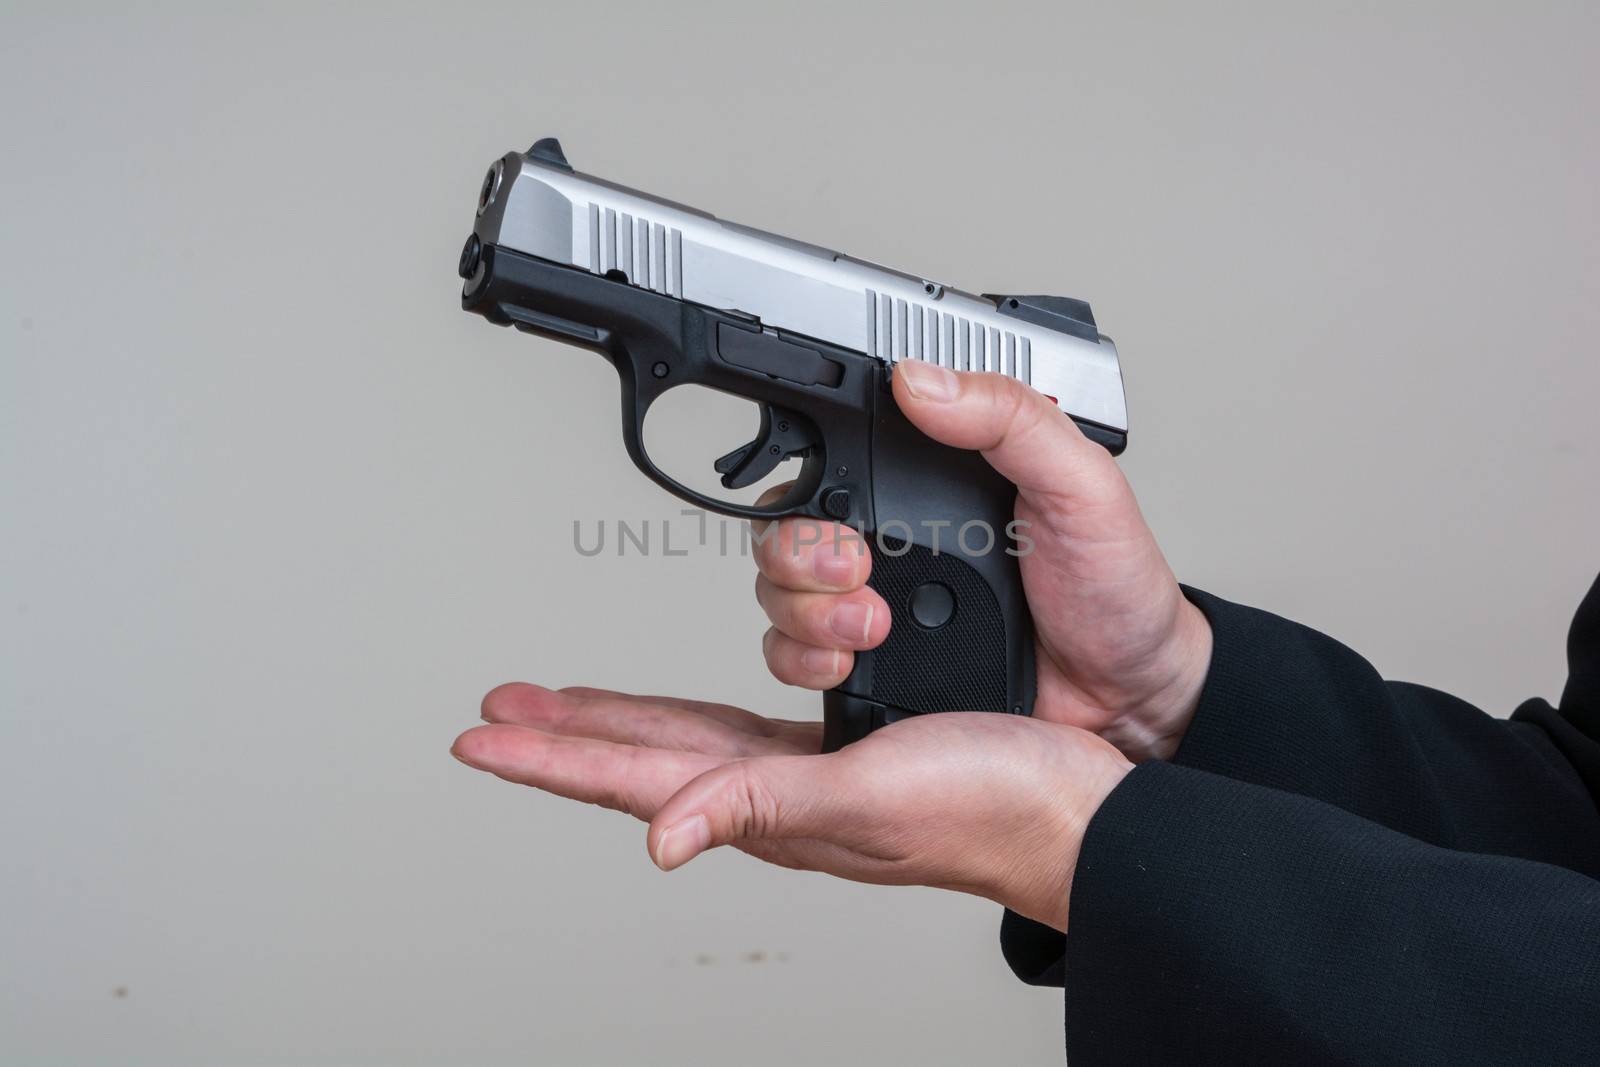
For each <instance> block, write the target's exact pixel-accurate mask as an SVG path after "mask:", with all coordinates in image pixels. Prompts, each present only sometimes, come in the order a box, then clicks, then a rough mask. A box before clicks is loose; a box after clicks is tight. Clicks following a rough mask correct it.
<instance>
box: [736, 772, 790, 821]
mask: <svg viewBox="0 0 1600 1067" xmlns="http://www.w3.org/2000/svg"><path fill="white" fill-rule="evenodd" d="M729 788H730V790H731V791H732V794H733V796H732V799H733V804H734V812H735V814H734V820H733V826H732V827H731V829H732V830H733V833H734V836H735V837H739V838H747V837H754V838H764V837H770V836H773V835H774V834H776V833H777V831H778V827H779V825H780V822H781V820H782V815H783V813H782V810H781V807H780V805H779V803H778V798H777V796H776V795H775V794H774V793H773V792H772V790H771V789H770V788H768V786H767V783H766V781H765V780H764V779H763V778H762V777H761V775H760V774H758V773H757V772H756V771H755V770H754V769H753V767H752V764H750V763H748V762H741V763H737V764H735V765H734V773H733V776H732V781H731V782H730V783H729Z"/></svg>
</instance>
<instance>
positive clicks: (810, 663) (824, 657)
mask: <svg viewBox="0 0 1600 1067" xmlns="http://www.w3.org/2000/svg"><path fill="white" fill-rule="evenodd" d="M800 666H802V667H804V668H805V669H806V670H808V671H810V672H811V673H812V674H816V675H821V676H822V677H824V678H832V677H833V676H834V675H836V674H838V673H839V651H838V649H833V648H808V649H806V650H805V651H804V652H802V653H800Z"/></svg>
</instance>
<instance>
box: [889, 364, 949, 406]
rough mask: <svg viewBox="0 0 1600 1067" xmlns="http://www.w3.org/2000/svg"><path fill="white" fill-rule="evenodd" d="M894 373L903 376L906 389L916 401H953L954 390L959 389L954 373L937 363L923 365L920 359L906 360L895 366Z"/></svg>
mask: <svg viewBox="0 0 1600 1067" xmlns="http://www.w3.org/2000/svg"><path fill="white" fill-rule="evenodd" d="M895 373H897V374H903V375H905V379H906V388H907V389H908V390H910V392H911V395H912V396H914V397H916V398H917V399H918V400H935V401H939V402H941V403H942V402H944V401H947V400H954V399H955V398H956V390H957V389H958V388H960V383H959V382H957V381H956V372H955V371H953V370H947V369H946V368H944V367H941V366H939V365H938V364H937V363H924V362H922V361H921V360H920V359H908V360H906V361H905V362H903V363H897V364H895Z"/></svg>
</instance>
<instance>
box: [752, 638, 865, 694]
mask: <svg viewBox="0 0 1600 1067" xmlns="http://www.w3.org/2000/svg"><path fill="white" fill-rule="evenodd" d="M761 652H762V654H763V655H764V656H766V659H767V670H769V671H771V672H772V676H773V677H774V678H776V679H777V680H778V681H780V682H782V683H783V684H784V685H797V686H800V687H801V688H802V689H832V688H833V687H834V686H836V685H838V684H839V683H840V682H842V681H844V680H845V678H846V677H848V676H849V674H850V668H851V667H853V666H855V653H854V652H851V651H849V650H846V649H837V648H818V647H816V646H815V645H808V644H804V643H802V642H800V641H796V640H795V639H794V638H792V637H789V636H788V635H787V634H782V633H779V632H778V631H777V630H775V629H769V630H768V631H767V632H766V634H765V635H764V636H763V637H762V638H761Z"/></svg>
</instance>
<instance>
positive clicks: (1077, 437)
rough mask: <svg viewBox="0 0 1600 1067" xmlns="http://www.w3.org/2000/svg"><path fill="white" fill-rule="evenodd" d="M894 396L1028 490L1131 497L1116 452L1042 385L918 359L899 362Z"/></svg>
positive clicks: (1099, 499) (1094, 498)
mask: <svg viewBox="0 0 1600 1067" xmlns="http://www.w3.org/2000/svg"><path fill="white" fill-rule="evenodd" d="M893 388H894V397H895V400H896V402H897V403H898V404H899V405H900V409H901V410H902V411H904V412H905V414H906V417H907V418H909V419H910V420H911V421H912V422H913V423H914V424H915V425H916V427H917V428H918V429H919V430H921V431H922V432H923V433H925V434H927V435H928V436H929V437H932V438H933V439H934V440H936V441H942V442H943V443H945V444H947V445H951V446H953V447H956V448H970V449H977V450H978V451H981V452H982V453H983V455H984V458H985V459H987V460H988V461H989V463H990V464H991V465H992V466H993V467H994V468H995V470H997V471H999V472H1000V473H1001V474H1003V475H1005V477H1006V478H1007V479H1008V480H1010V481H1011V482H1013V483H1015V484H1016V486H1017V488H1018V489H1020V490H1021V491H1023V492H1024V493H1030V494H1035V495H1038V494H1048V495H1056V496H1064V497H1068V498H1071V499H1073V500H1074V501H1075V502H1077V503H1080V504H1102V503H1110V502H1113V501H1116V500H1120V499H1121V498H1123V497H1126V498H1127V499H1129V500H1131V499H1132V492H1131V491H1130V490H1129V489H1128V485H1127V481H1126V480H1125V479H1124V478H1123V477H1122V472H1121V469H1120V468H1119V467H1118V466H1117V465H1116V463H1115V461H1113V460H1112V458H1111V454H1110V453H1109V452H1107V451H1106V450H1105V449H1104V448H1101V447H1100V446H1099V445H1097V444H1095V443H1094V442H1092V441H1090V440H1089V439H1088V438H1087V437H1085V436H1084V435H1083V432H1082V431H1081V430H1079V429H1078V426H1077V424H1076V423H1074V422H1073V421H1072V419H1070V418H1068V417H1067V416H1066V415H1064V414H1063V413H1062V411H1061V409H1060V408H1058V407H1056V405H1055V404H1053V403H1052V402H1051V401H1050V399H1049V398H1048V397H1046V396H1045V395H1044V394H1043V393H1041V392H1039V391H1038V390H1037V389H1034V388H1032V387H1031V386H1027V385H1024V384H1022V383H1021V382H1019V381H1017V380H1016V379H1015V378H1012V377H1009V376H1007V375H1004V374H993V373H957V372H955V371H952V370H949V369H948V368H945V367H940V366H937V365H935V364H932V363H924V362H922V361H920V360H907V361H905V362H903V363H898V364H896V365H895V372H894V378H893Z"/></svg>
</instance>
